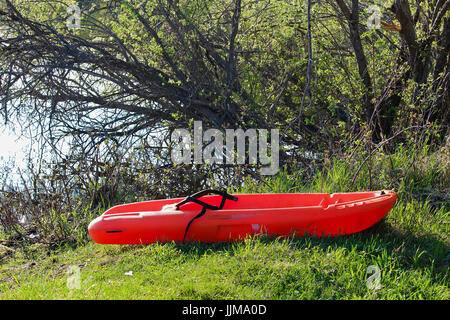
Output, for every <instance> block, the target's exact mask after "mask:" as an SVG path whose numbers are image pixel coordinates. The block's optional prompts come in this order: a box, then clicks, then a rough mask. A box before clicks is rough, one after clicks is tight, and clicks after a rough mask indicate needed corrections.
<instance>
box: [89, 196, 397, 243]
mask: <svg viewBox="0 0 450 320" xmlns="http://www.w3.org/2000/svg"><path fill="white" fill-rule="evenodd" d="M235 197H236V198H237V199H236V200H237V201H224V200H223V199H224V198H223V197H221V195H212V196H203V197H201V201H199V200H196V199H193V200H192V198H191V200H190V201H198V202H199V203H195V202H187V203H183V204H182V205H181V206H180V207H178V208H177V207H176V204H180V202H183V199H184V198H175V199H165V200H154V201H145V202H138V203H130V204H124V205H118V206H115V207H112V208H111V209H109V210H107V211H106V212H105V213H104V214H103V215H101V216H100V217H98V218H96V219H95V220H93V221H92V222H91V224H90V225H89V228H88V229H89V233H90V235H91V237H92V239H93V240H94V241H95V242H97V243H103V244H147V243H153V242H156V241H176V242H181V241H185V240H188V241H202V242H219V241H235V240H242V239H244V238H245V237H247V236H248V235H253V234H259V233H265V234H268V235H270V236H302V235H305V234H309V235H317V236H319V237H321V236H339V235H345V234H351V233H355V232H359V231H362V230H364V229H366V228H369V227H370V226H372V225H374V224H375V223H376V222H378V221H379V220H381V219H382V218H383V217H384V216H385V215H386V214H387V213H388V212H389V210H390V209H391V208H392V206H393V205H394V203H395V201H396V198H397V195H396V194H395V192H393V191H389V190H383V191H373V192H353V193H334V194H326V193H315V194H309V193H283V194H238V195H235ZM203 202H204V203H206V204H208V205H210V207H211V208H212V207H216V208H213V209H208V208H210V207H208V208H205V207H204V205H202V203H203ZM220 205H222V208H220V209H218V207H219V206H220ZM201 212H203V215H202V216H201V217H199V218H198V219H195V217H196V216H197V215H199V213H201ZM188 224H191V225H190V226H188ZM187 227H188V228H187Z"/></svg>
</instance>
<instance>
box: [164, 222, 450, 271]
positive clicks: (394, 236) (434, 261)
mask: <svg viewBox="0 0 450 320" xmlns="http://www.w3.org/2000/svg"><path fill="white" fill-rule="evenodd" d="M253 241H257V242H259V243H261V244H267V245H270V244H275V243H277V242H279V241H287V243H288V245H289V246H290V247H291V249H294V250H302V249H305V248H311V247H318V248H320V249H322V250H324V251H325V250H328V249H331V250H333V249H338V248H346V249H348V250H356V251H358V252H359V251H366V250H368V248H370V251H371V253H372V254H373V255H378V254H381V253H382V252H383V251H385V252H387V253H389V254H392V255H393V256H394V259H395V260H396V265H397V267H398V268H400V269H403V270H409V269H430V268H431V269H432V271H433V273H444V274H445V273H449V259H450V246H449V243H448V241H446V240H444V239H441V238H439V236H438V235H433V234H424V235H417V234H413V233H409V232H405V231H401V230H399V229H396V228H395V227H393V226H392V225H391V224H389V223H388V222H386V221H385V220H384V219H383V220H381V221H380V222H378V223H377V224H375V225H374V226H372V227H370V228H369V229H366V230H364V231H361V232H359V233H356V234H351V235H345V236H339V237H320V238H319V237H317V236H303V237H289V238H281V237H274V236H272V237H270V236H267V235H257V236H253V237H249V238H247V239H246V240H245V241H236V242H219V243H209V244H208V243H201V242H187V243H172V244H171V245H174V246H175V248H176V249H177V250H179V251H180V252H181V253H182V254H184V255H186V256H191V257H192V256H195V257H201V256H203V255H208V254H216V253H218V252H223V253H226V254H227V256H233V255H235V253H236V248H238V247H239V246H245V245H246V243H252V242H253Z"/></svg>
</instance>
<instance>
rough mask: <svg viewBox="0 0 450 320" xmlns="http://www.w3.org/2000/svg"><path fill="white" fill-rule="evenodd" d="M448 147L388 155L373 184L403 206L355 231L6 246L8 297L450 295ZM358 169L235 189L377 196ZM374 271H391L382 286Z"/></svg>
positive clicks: (3, 279) (0, 274) (332, 167)
mask: <svg viewBox="0 0 450 320" xmlns="http://www.w3.org/2000/svg"><path fill="white" fill-rule="evenodd" d="M445 152H446V151H444V152H443V151H440V152H439V153H423V154H422V155H417V154H415V155H414V158H412V155H411V154H408V152H407V151H405V150H403V151H402V150H400V151H399V152H397V153H395V154H393V155H390V156H386V155H383V154H377V155H376V156H375V157H374V161H373V163H372V165H373V166H372V168H371V170H372V174H373V177H372V189H394V190H396V191H397V192H398V194H399V199H398V201H397V203H396V204H395V206H394V208H393V209H392V210H391V211H390V212H389V214H388V215H387V216H386V218H385V219H384V220H382V221H381V222H380V223H378V224H377V225H375V226H374V227H372V228H370V229H368V230H365V231H363V232H361V233H358V234H355V235H351V236H344V237H339V238H321V239H318V238H315V237H303V238H298V239H274V238H266V237H258V238H252V239H247V240H246V241H245V242H239V243H219V244H212V245H206V244H201V243H192V244H186V245H182V244H175V243H165V244H161V243H159V244H154V245H148V246H104V245H97V244H94V243H92V242H90V241H88V240H86V239H85V240H83V241H81V240H80V241H77V242H76V243H77V245H76V246H75V245H72V246H70V245H68V244H67V243H66V244H60V245H59V246H58V245H57V246H53V247H52V248H49V246H46V245H45V244H39V243H35V244H32V245H26V246H22V247H16V248H12V249H11V248H6V247H3V248H1V249H0V250H1V251H0V252H1V256H0V257H1V263H0V299H450V289H449V286H450V279H449V276H450V275H449V263H450V250H449V248H450V246H449V244H450V243H449V234H450V232H449V222H450V219H449V218H450V217H449V202H448V166H447V164H448V162H446V161H448V158H447V157H448V154H447V153H445ZM411 159H413V161H411ZM349 163H350V162H349V161H346V162H343V161H339V160H332V161H330V162H329V164H328V166H326V167H325V168H324V169H322V170H319V171H317V174H316V175H315V176H314V177H312V179H310V180H309V181H308V183H304V181H306V180H307V179H306V178H305V177H304V176H303V173H302V172H293V173H292V172H291V173H289V172H288V170H282V171H281V172H280V173H279V174H278V175H277V176H274V177H271V178H269V179H266V180H265V182H264V183H255V182H253V181H251V180H249V181H247V182H246V183H245V184H244V186H243V187H242V188H241V189H236V190H233V191H235V192H319V191H320V190H322V191H324V192H343V191H353V190H364V189H368V181H369V178H368V176H367V174H368V170H367V168H365V167H364V168H362V169H361V174H360V175H359V176H356V177H355V174H354V173H355V171H356V170H355V168H358V166H359V163H362V162H359V163H356V164H353V166H351V165H349ZM81 242H84V244H83V245H80V244H79V243H81ZM371 266H374V267H371ZM74 268H75V269H74ZM371 268H375V270H379V271H380V274H379V278H378V279H379V283H377V282H376V280H375V281H374V280H373V278H372V277H371V275H372V276H375V274H373V273H372V272H371V271H370V270H372V269H371ZM70 270H72V273H70ZM74 270H75V271H76V270H79V282H78V283H79V287H76V286H75V287H73V286H72V287H71V285H70V283H69V285H68V280H70V279H75V278H76V277H77V276H76V274H77V273H76V272H75V273H73V271H74ZM74 277H75V278H74Z"/></svg>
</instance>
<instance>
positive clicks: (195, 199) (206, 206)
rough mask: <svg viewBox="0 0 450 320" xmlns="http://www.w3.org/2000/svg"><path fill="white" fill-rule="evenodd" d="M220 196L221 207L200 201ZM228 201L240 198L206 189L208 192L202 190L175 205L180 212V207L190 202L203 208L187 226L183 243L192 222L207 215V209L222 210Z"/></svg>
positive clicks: (224, 192)
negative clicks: (202, 198) (211, 195)
mask: <svg viewBox="0 0 450 320" xmlns="http://www.w3.org/2000/svg"><path fill="white" fill-rule="evenodd" d="M211 193H213V194H218V195H221V196H222V201H221V202H220V205H219V206H213V205H211V204H209V203H206V202H203V201H201V200H199V199H198V198H200V197H203V196H206V195H207V194H211ZM226 200H233V201H237V200H238V198H237V197H235V196H232V195H231V194H228V193H227V192H226V191H219V190H213V189H206V190H202V191H199V192H197V193H194V194H193V195H190V196H188V197H186V199H184V200H183V201H180V202H178V203H177V204H176V205H175V208H176V209H177V210H180V207H181V206H182V205H184V204H186V203H188V202H195V203H197V204H199V205H201V206H202V207H203V208H202V210H201V211H200V213H199V214H197V215H196V216H195V217H193V218H192V219H191V220H190V221H189V223H188V224H187V226H186V230H185V231H184V237H183V243H184V241H185V240H186V235H187V232H188V230H189V227H190V226H191V224H192V222H194V220H195V219H198V218H200V217H201V216H203V215H204V214H205V213H206V209H210V210H222V208H223V206H224V205H225V201H226Z"/></svg>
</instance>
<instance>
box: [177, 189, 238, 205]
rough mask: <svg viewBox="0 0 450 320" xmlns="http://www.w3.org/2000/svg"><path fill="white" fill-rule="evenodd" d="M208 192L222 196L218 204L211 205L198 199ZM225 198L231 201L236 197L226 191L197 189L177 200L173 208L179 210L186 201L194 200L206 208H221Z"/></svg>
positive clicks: (235, 199)
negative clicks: (184, 197) (195, 191)
mask: <svg viewBox="0 0 450 320" xmlns="http://www.w3.org/2000/svg"><path fill="white" fill-rule="evenodd" d="M208 194H218V195H221V196H222V201H221V203H220V205H219V206H213V205H211V204H208V203H206V202H203V201H201V200H198V198H201V197H203V196H206V195H208ZM226 200H233V201H237V200H238V198H237V197H235V196H232V195H231V194H228V193H227V192H226V191H220V190H213V189H206V190H202V191H199V192H197V193H194V194H192V195H190V196H187V197H186V199H184V200H183V201H180V202H178V203H177V204H176V205H175V208H176V209H177V210H180V207H181V206H182V205H184V204H186V203H188V202H195V203H197V204H199V205H201V206H203V207H205V208H206V209H210V210H222V208H223V206H224V205H225V201H226Z"/></svg>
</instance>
